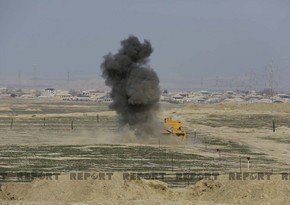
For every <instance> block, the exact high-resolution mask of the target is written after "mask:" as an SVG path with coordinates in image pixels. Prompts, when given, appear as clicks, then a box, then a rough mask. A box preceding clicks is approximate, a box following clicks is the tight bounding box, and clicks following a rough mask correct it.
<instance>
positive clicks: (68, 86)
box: [67, 71, 70, 90]
mask: <svg viewBox="0 0 290 205" xmlns="http://www.w3.org/2000/svg"><path fill="white" fill-rule="evenodd" d="M69 74H70V73H69V71H68V72H67V89H68V90H69V89H70V83H69V80H70V79H69V77H70V76H69Z"/></svg>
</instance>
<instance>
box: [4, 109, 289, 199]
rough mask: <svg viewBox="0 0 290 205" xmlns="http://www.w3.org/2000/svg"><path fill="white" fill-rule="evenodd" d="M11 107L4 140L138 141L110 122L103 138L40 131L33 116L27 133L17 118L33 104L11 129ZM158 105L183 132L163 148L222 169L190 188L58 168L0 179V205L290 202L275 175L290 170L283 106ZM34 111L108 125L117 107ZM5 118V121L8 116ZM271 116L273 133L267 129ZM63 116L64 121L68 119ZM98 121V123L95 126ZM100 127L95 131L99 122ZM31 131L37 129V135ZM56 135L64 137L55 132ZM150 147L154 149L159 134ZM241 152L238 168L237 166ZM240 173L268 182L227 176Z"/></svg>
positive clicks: (83, 131)
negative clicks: (82, 176) (42, 175)
mask: <svg viewBox="0 0 290 205" xmlns="http://www.w3.org/2000/svg"><path fill="white" fill-rule="evenodd" d="M17 106H18V107H20V106H22V105H21V104H17V105H15V104H9V103H7V104H6V105H5V106H2V108H1V111H3V113H2V114H1V116H0V117H1V119H2V121H1V122H0V129H1V134H0V139H1V143H2V146H7V145H13V144H14V145H15V144H16V145H23V146H31V145H42V144H45V145H58V144H61V145H71V144H78V145H79V144H83V145H92V144H100V143H101V144H102V143H106V144H110V143H113V144H119V143H120V144H126V145H128V146H136V145H138V144H140V143H141V142H139V141H138V140H136V138H135V137H134V134H133V133H132V132H130V131H128V132H127V133H126V136H127V137H128V138H126V140H124V139H123V140H120V139H119V137H120V135H119V134H118V132H116V131H115V132H111V131H110V129H111V127H108V129H101V130H102V135H101V136H102V137H99V138H96V137H95V135H93V133H94V132H95V130H94V129H91V130H90V129H89V128H86V127H82V126H83V125H81V124H79V125H78V128H77V129H75V131H74V133H73V132H72V131H70V128H59V129H55V130H52V131H49V129H47V128H46V129H47V131H40V129H39V128H35V127H37V126H39V124H37V122H38V120H35V122H34V124H33V126H34V128H33V129H29V130H27V131H25V132H23V131H20V130H21V129H22V128H19V130H18V129H17V122H19V124H20V119H25V118H27V119H28V118H29V119H31V114H33V109H35V107H33V106H30V107H32V108H30V107H29V106H27V107H25V109H26V110H27V109H30V110H27V111H29V113H26V112H23V113H18V114H17V116H14V120H15V121H14V123H15V124H14V125H13V126H15V128H13V129H9V127H8V128H7V126H10V117H11V116H10V115H9V112H6V111H7V110H11V109H12V108H15V107H17ZM56 106H57V105H56ZM83 106H84V107H86V106H85V105H83ZM76 107H77V106H75V107H74V108H76ZM161 108H162V109H161V112H160V113H159V118H160V121H162V118H164V116H172V117H173V118H175V119H179V120H181V121H182V123H183V125H184V128H185V129H186V130H187V132H188V143H187V144H186V145H184V144H182V143H180V142H178V141H176V140H172V141H170V143H168V142H165V140H163V139H161V146H163V147H166V148H168V149H171V150H174V151H175V152H176V153H190V154H192V153H194V154H198V155H199V156H202V157H204V159H205V158H206V159H208V160H209V161H211V160H217V159H218V160H219V161H218V165H220V164H222V163H224V166H225V168H224V171H223V172H222V173H221V175H219V176H218V177H217V179H215V180H213V179H211V180H206V179H204V180H200V181H199V182H197V183H196V184H194V185H190V186H184V187H171V186H169V185H168V184H166V183H165V182H162V181H159V180H145V179H141V180H124V179H123V175H122V173H121V172H117V171H116V172H114V175H113V177H112V179H111V180H94V179H88V180H71V179H70V175H69V174H64V175H61V176H59V179H58V180H41V179H36V180H33V181H32V182H9V183H1V184H2V185H1V191H0V204H204V205H205V204H288V201H289V200H290V197H289V196H288V195H289V194H288V193H289V190H290V181H289V180H283V179H286V178H282V174H281V173H282V172H283V173H284V172H286V173H288V172H287V171H288V170H289V168H288V167H289V159H288V156H289V154H290V138H289V133H290V105H289V104H266V103H265V104H264V103H251V104H235V103H228V104H219V105H200V106H197V105H168V104H164V105H162V106H161ZM72 109H73V108H72ZM93 109H94V108H93ZM39 110H41V108H39V109H38V112H37V114H36V117H33V119H42V118H43V117H46V118H47V119H49V117H51V118H52V117H60V116H62V117H63V116H67V117H73V118H74V119H76V118H78V117H79V118H82V117H84V118H87V117H95V116H96V115H97V114H99V115H100V116H102V118H103V119H106V120H107V121H106V122H107V123H111V124H112V127H114V126H115V125H114V126H113V124H114V122H112V121H110V119H111V118H110V117H115V113H114V112H112V111H109V110H106V109H104V110H102V111H98V112H91V111H90V112H89V111H86V110H85V111H84V110H81V111H78V112H74V113H72V112H67V113H61V114H58V113H56V112H55V113H53V112H51V113H45V114H43V113H41V112H39ZM4 111H5V112H4ZM7 113H8V114H7ZM106 117H108V118H106ZM5 119H9V121H8V122H6V121H7V120H6V121H5ZM17 120H18V121H17ZM273 120H274V121H275V132H273ZM21 122H22V121H21ZM67 122H68V123H67V124H68V126H69V125H70V123H69V122H70V121H67ZM1 123H2V124H1ZM104 123H105V122H104ZM51 125H52V124H51ZM33 126H32V127H33ZM46 126H49V124H48V125H46ZM84 126H85V125H84ZM100 127H104V126H103V125H100ZM112 129H115V128H112ZM60 130H61V132H60ZM63 130H66V132H64V131H63ZM98 132H100V129H99V128H98ZM36 133H38V134H37V137H36ZM60 133H62V134H61V135H62V136H59V135H60ZM23 136H26V137H23ZM68 136H70V138H69V137H68ZM150 146H153V147H156V146H157V147H158V140H156V143H155V144H152V145H150ZM217 149H219V150H220V151H221V153H220V154H218V153H217ZM246 157H250V159H251V161H250V163H251V164H250V165H249V167H247V166H248V164H247V161H246ZM241 158H242V159H243V161H242V163H241V166H242V167H241V166H240V167H239V159H241ZM2 159H4V158H2ZM215 164H216V161H215ZM226 165H227V166H226ZM1 166H2V165H0V167H1ZM1 170H2V169H1ZM205 171H207V170H205ZM240 171H242V173H253V175H252V176H256V175H255V174H257V172H260V173H271V174H272V175H271V177H270V179H269V180H268V179H267V178H266V177H264V178H263V179H262V178H260V179H257V178H255V177H252V179H251V177H247V178H245V180H243V179H242V178H241V180H237V179H235V180H233V179H231V180H230V174H229V172H231V173H236V174H237V173H240ZM286 173H285V174H286ZM283 176H285V175H283ZM287 176H288V175H287ZM289 179H290V177H289Z"/></svg>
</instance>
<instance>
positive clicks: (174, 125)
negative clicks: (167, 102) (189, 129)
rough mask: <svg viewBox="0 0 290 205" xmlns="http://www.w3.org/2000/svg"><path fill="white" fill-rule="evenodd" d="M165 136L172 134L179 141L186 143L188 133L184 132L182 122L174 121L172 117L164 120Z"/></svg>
mask: <svg viewBox="0 0 290 205" xmlns="http://www.w3.org/2000/svg"><path fill="white" fill-rule="evenodd" d="M164 134H172V135H174V136H175V137H177V138H178V139H179V140H181V141H183V142H186V140H187V139H186V131H185V130H182V128H181V122H180V121H179V120H173V119H172V117H167V118H165V119H164Z"/></svg>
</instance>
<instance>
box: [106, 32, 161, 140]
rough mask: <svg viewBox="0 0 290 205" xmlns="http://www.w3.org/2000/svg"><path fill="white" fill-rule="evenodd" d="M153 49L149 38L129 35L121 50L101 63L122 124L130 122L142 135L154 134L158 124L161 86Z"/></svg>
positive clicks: (113, 104) (111, 106) (107, 56)
mask: <svg viewBox="0 0 290 205" xmlns="http://www.w3.org/2000/svg"><path fill="white" fill-rule="evenodd" d="M152 52H153V48H152V47H151V44H150V42H149V41H148V40H144V42H143V43H141V42H140V41H139V40H138V38H137V37H135V36H129V37H128V38H127V39H125V40H123V41H121V48H120V50H119V51H118V53H116V54H111V53H109V54H107V55H106V56H104V62H103V63H102V65H101V70H102V76H103V78H105V83H106V85H107V86H109V87H111V97H112V99H113V102H112V104H111V105H110V108H111V109H113V110H115V111H116V112H117V113H118V116H119V122H120V124H121V125H126V124H128V125H129V126H130V128H132V129H134V130H135V131H136V133H137V135H139V136H143V135H154V133H155V132H154V131H155V127H156V121H155V114H156V111H157V110H158V101H159V98H160V88H159V78H158V76H157V74H156V73H155V71H154V70H153V69H152V68H150V66H149V64H148V62H149V59H148V57H149V56H150V55H151V53H152ZM157 124H158V123H157Z"/></svg>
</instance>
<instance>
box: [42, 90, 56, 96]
mask: <svg viewBox="0 0 290 205" xmlns="http://www.w3.org/2000/svg"><path fill="white" fill-rule="evenodd" d="M44 92H45V95H46V96H55V94H56V90H55V89H54V88H46V89H45V90H44Z"/></svg>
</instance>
